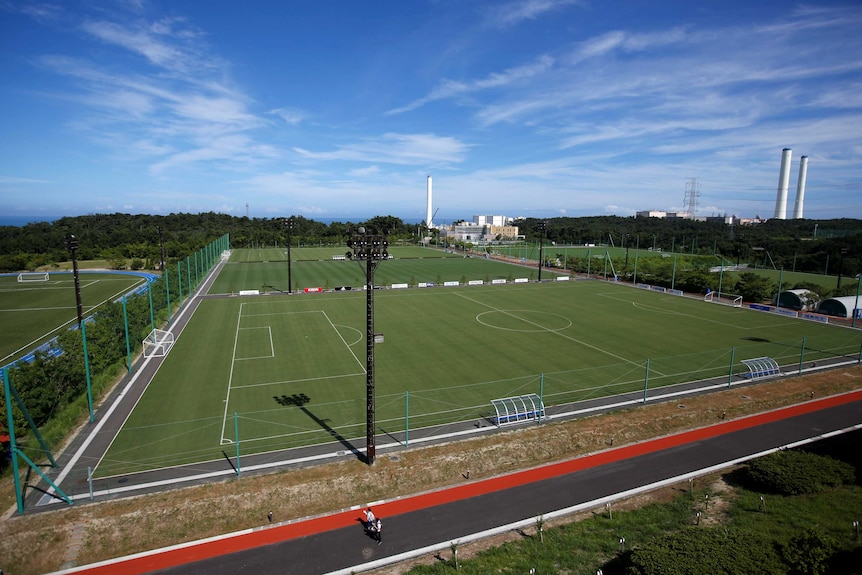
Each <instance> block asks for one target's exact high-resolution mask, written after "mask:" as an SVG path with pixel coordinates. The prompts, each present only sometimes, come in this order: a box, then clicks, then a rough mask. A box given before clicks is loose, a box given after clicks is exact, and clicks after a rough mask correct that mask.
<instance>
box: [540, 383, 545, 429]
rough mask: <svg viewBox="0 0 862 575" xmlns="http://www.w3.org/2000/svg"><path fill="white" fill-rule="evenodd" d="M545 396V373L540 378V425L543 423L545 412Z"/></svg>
mask: <svg viewBox="0 0 862 575" xmlns="http://www.w3.org/2000/svg"><path fill="white" fill-rule="evenodd" d="M544 395H545V372H542V373H541V375H540V376H539V423H542V413H543V412H544V411H545V400H544V399H542V397H543V396H544Z"/></svg>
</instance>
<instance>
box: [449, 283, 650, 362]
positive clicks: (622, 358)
mask: <svg viewBox="0 0 862 575" xmlns="http://www.w3.org/2000/svg"><path fill="white" fill-rule="evenodd" d="M455 293H457V295H458V296H460V297H462V298H464V299H466V300H469V301H471V302H473V303H476V304H479V305H482V306H485V307H487V308H489V309H491V310H493V311H496V312H500V313H502V314H506V315H508V316H509V317H513V318H515V319H517V320H520V321H523V322H524V323H527V324H530V325H534V326H536V327H537V328H539V329H540V330H542V331H545V332H547V333H553V334H556V335H558V336H560V337H562V338H565V339H568V340H569V341H573V342H575V343H577V344H580V345H582V346H584V347H588V348H590V349H593V350H595V351H598V352H600V353H604V354H606V355H609V356H611V357H614V358H616V359H619V360H621V361H623V362H625V363H629V364H631V365H635V366H637V367H643V364H641V363H637V362H635V361H632V360H630V359H628V358H625V357H623V356H621V355H617V354H615V353H613V352H610V351H608V350H606V349H602V348H600V347H598V346H595V345H592V344H589V343H587V342H585V341H581V340H579V339H577V338H574V337H572V336H570V335H565V334H563V333H560V332H558V331H556V330H551V329H548V328H546V327H545V326H543V325H541V324H538V323H535V322H532V321H530V320H527V319H524V318H522V317H519V316H517V315H515V314H513V313H509V312H507V311H506V310H503V309H499V308H496V307H494V306H492V305H490V304H487V303H485V302H481V301H478V300H475V299H473V298H471V297H467V296H465V295H464V294H463V293H460V292H455ZM656 373H658V374H659V375H660V376H663V375H665V374H663V373H661V372H656Z"/></svg>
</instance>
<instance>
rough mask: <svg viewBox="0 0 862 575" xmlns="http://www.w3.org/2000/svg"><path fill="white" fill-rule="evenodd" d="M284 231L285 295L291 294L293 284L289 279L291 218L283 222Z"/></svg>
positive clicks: (291, 240)
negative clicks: (285, 236)
mask: <svg viewBox="0 0 862 575" xmlns="http://www.w3.org/2000/svg"><path fill="white" fill-rule="evenodd" d="M284 231H285V232H286V233H287V293H293V282H292V281H291V279H290V244H292V243H293V216H290V217H289V218H287V219H286V220H284Z"/></svg>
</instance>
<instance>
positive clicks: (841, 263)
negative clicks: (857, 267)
mask: <svg viewBox="0 0 862 575" xmlns="http://www.w3.org/2000/svg"><path fill="white" fill-rule="evenodd" d="M847 251H848V250H847V248H841V249H840V250H838V253H839V254H841V261H839V262H838V284H837V285H836V286H835V289H839V288H841V272H843V271H844V256H846V255H847Z"/></svg>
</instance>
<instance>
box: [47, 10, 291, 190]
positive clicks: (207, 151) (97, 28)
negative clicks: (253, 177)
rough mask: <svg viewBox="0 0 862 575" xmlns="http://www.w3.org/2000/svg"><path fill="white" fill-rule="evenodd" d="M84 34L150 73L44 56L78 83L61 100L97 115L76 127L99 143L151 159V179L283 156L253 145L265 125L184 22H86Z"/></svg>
mask: <svg viewBox="0 0 862 575" xmlns="http://www.w3.org/2000/svg"><path fill="white" fill-rule="evenodd" d="M81 29H82V30H83V31H84V32H86V33H87V34H89V35H91V36H92V37H93V38H95V39H97V40H99V41H101V42H103V43H106V44H108V45H111V46H113V47H116V48H119V49H121V50H123V51H124V53H125V55H126V57H129V58H133V59H134V58H138V59H143V60H144V61H145V63H146V64H148V65H149V68H147V67H145V66H138V65H132V66H129V67H128V70H126V69H125V67H122V68H121V67H120V66H118V65H117V60H116V59H111V60H105V61H101V60H97V59H89V60H85V59H81V58H77V57H72V56H69V55H64V54H55V55H46V56H43V57H42V58H41V59H40V62H41V64H42V65H43V66H45V67H46V68H48V69H51V70H53V71H54V72H56V73H58V74H61V75H64V76H68V77H72V78H74V79H75V80H76V82H75V84H73V85H71V86H69V88H68V90H67V92H66V93H65V94H62V95H61V96H60V97H62V98H67V99H76V100H77V101H79V102H81V103H84V104H86V105H87V106H88V108H89V109H90V111H91V113H90V115H89V116H86V115H79V116H78V117H77V118H75V119H74V120H73V121H71V122H70V123H69V125H70V126H74V127H76V128H77V129H79V130H80V131H82V132H83V133H86V134H87V135H88V136H89V137H90V138H92V139H93V140H94V141H97V142H111V144H112V145H113V146H116V147H120V148H123V149H126V150H129V151H134V152H135V153H134V154H129V155H128V157H130V158H133V159H134V158H138V159H139V158H141V157H146V156H149V158H150V160H151V161H152V164H151V166H150V172H151V173H153V174H164V173H165V172H166V171H167V170H170V169H172V168H177V167H180V166H188V165H191V164H196V163H207V162H213V161H219V162H221V166H222V167H224V166H226V165H243V164H255V163H259V162H260V161H264V160H268V159H272V158H275V157H276V156H277V155H278V153H277V152H276V151H275V150H274V148H273V147H272V146H271V145H269V144H265V143H259V142H256V141H255V140H254V138H253V136H252V135H251V132H252V131H254V130H256V129H258V128H261V127H262V126H264V125H266V121H265V120H263V119H262V118H260V117H258V116H257V115H256V114H254V113H252V112H250V111H249V102H248V99H247V98H246V97H245V96H243V95H242V94H241V93H240V92H238V91H237V90H236V89H234V88H233V87H231V86H229V85H227V84H226V83H225V82H224V80H223V78H225V77H227V70H226V66H225V65H224V63H223V62H222V61H221V60H220V59H219V58H217V57H214V56H212V55H211V54H210V53H209V48H208V46H207V45H206V43H205V42H204V39H203V35H202V34H201V33H200V32H199V31H197V30H196V29H194V28H193V27H191V26H189V25H188V24H187V23H186V22H185V21H184V20H182V19H178V18H173V19H160V20H157V21H154V22H145V21H141V20H136V21H134V22H120V21H105V20H100V21H94V20H88V21H85V22H84V23H83V24H81ZM283 117H284V116H283Z"/></svg>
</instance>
